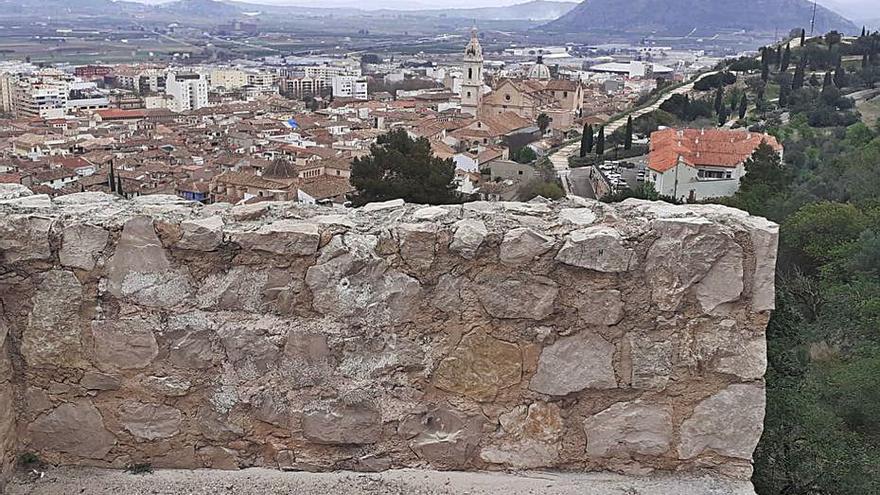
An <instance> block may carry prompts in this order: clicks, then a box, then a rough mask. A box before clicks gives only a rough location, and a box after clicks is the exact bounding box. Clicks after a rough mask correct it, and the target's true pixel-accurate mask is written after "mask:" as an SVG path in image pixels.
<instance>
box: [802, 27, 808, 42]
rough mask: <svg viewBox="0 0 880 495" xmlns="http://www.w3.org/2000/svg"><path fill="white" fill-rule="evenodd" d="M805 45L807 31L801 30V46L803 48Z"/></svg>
mask: <svg viewBox="0 0 880 495" xmlns="http://www.w3.org/2000/svg"><path fill="white" fill-rule="evenodd" d="M806 44H807V30H806V29H801V46H804V45H806Z"/></svg>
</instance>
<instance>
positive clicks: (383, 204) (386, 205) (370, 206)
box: [361, 199, 404, 212]
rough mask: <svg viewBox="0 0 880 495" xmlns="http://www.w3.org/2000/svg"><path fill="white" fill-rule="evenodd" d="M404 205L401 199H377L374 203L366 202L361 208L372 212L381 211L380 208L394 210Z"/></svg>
mask: <svg viewBox="0 0 880 495" xmlns="http://www.w3.org/2000/svg"><path fill="white" fill-rule="evenodd" d="M403 205H404V201H403V200H402V199H392V200H389V201H379V202H375V203H367V204H365V205H364V206H363V208H361V210H362V211H364V212H374V211H382V210H394V209H396V208H400V207H402V206H403Z"/></svg>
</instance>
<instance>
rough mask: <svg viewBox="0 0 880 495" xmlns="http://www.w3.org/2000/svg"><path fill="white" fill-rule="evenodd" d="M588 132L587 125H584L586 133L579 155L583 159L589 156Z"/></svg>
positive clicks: (582, 135) (582, 139)
mask: <svg viewBox="0 0 880 495" xmlns="http://www.w3.org/2000/svg"><path fill="white" fill-rule="evenodd" d="M587 132H589V131H588V130H587V124H584V131H583V133H582V134H581V149H580V153H579V154H578V156H580V157H581V158H583V157H585V156H587Z"/></svg>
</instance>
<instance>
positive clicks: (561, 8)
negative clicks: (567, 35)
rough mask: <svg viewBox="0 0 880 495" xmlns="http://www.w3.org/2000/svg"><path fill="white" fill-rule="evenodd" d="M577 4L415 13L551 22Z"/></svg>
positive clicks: (537, 2)
mask: <svg viewBox="0 0 880 495" xmlns="http://www.w3.org/2000/svg"><path fill="white" fill-rule="evenodd" d="M577 5H578V4H577V3H576V2H556V1H549V0H532V1H531V2H526V3H518V4H515V5H508V6H504V7H478V8H472V9H443V10H440V9H427V10H418V11H415V12H417V13H419V14H424V15H430V16H438V17H439V16H443V17H461V18H468V19H476V20H496V21H509V20H519V19H531V20H535V21H545V20H547V21H549V20H553V19H557V18H559V17H561V16H563V15H565V14H566V13H568V12H569V11H571V10H572V9H574V8H575V7H577Z"/></svg>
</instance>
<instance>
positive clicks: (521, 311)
mask: <svg viewBox="0 0 880 495" xmlns="http://www.w3.org/2000/svg"><path fill="white" fill-rule="evenodd" d="M474 290H475V291H476V293H477V297H478V298H479V299H480V303H481V304H482V305H483V308H484V309H485V310H486V312H487V313H489V314H490V315H491V316H494V317H495V318H506V319H516V318H525V319H530V320H541V319H544V318H546V317H548V316H550V314H551V313H553V304H554V303H555V301H556V296H557V294H558V293H559V288H558V286H557V285H556V282H554V281H553V280H552V279H549V278H547V277H540V276H534V275H528V274H517V275H513V276H510V277H498V276H495V275H494V274H489V275H486V276H484V277H482V278H480V279H479V280H478V281H477V285H476V287H474Z"/></svg>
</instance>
